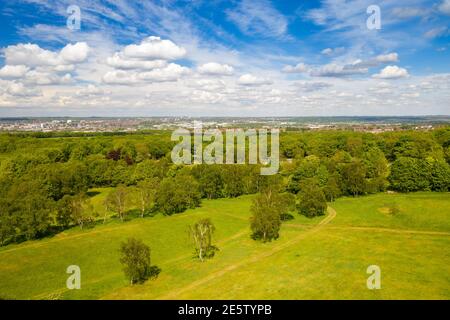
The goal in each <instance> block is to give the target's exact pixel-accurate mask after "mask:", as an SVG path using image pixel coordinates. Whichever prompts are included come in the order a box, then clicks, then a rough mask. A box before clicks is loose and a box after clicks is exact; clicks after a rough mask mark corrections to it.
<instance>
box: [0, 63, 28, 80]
mask: <svg viewBox="0 0 450 320" xmlns="http://www.w3.org/2000/svg"><path fill="white" fill-rule="evenodd" d="M29 69H30V68H28V67H27V66H24V65H12V66H11V65H6V66H4V67H3V68H1V69H0V78H4V79H15V78H22V77H23V76H24V75H25V74H26V73H27V71H28V70H29Z"/></svg>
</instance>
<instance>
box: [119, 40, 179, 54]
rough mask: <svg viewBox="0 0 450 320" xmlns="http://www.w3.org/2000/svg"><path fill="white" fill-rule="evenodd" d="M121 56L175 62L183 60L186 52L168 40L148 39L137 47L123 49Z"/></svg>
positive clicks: (131, 45) (134, 45) (129, 46)
mask: <svg viewBox="0 0 450 320" xmlns="http://www.w3.org/2000/svg"><path fill="white" fill-rule="evenodd" d="M123 54H124V55H125V56H126V57H128V58H137V59H148V60H176V59H180V58H183V57H184V56H185V54H186V50H185V49H184V48H182V47H179V46H177V45H176V44H175V43H173V42H172V41H170V40H162V39H161V38H160V37H154V36H151V37H148V38H145V39H144V40H142V42H141V43H140V44H138V45H136V44H130V45H128V46H126V47H125V48H124V49H123Z"/></svg>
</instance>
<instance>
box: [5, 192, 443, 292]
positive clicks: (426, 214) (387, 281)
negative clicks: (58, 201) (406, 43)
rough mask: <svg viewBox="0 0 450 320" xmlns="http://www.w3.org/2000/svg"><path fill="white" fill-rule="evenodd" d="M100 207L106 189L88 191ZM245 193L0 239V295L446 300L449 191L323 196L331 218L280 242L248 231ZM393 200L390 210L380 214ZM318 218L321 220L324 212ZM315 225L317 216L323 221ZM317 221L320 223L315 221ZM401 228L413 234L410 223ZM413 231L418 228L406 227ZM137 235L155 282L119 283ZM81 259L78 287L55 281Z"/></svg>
mask: <svg viewBox="0 0 450 320" xmlns="http://www.w3.org/2000/svg"><path fill="white" fill-rule="evenodd" d="M95 191H97V192H98V193H96V194H95V195H94V196H93V203H94V205H95V207H96V208H97V207H102V197H104V196H105V194H106V192H107V191H108V190H105V189H99V190H95ZM252 198H253V196H243V197H239V198H236V199H218V200H204V201H203V202H202V206H201V207H200V208H197V209H194V210H188V211H186V212H184V213H182V214H177V215H173V216H170V217H168V216H163V215H161V214H157V215H156V216H154V217H147V218H144V219H141V218H135V219H132V220H129V221H126V222H124V223H121V222H119V221H117V220H116V219H114V220H110V221H109V222H107V223H106V224H104V225H103V224H99V225H97V226H96V227H95V228H92V229H85V230H80V229H79V228H72V229H70V230H67V231H65V232H63V233H61V234H58V235H57V236H55V237H53V238H47V239H42V240H38V241H29V242H25V243H22V244H15V245H9V246H6V247H3V248H0V296H3V297H9V298H19V299H46V298H50V297H55V296H56V297H60V298H63V299H161V298H169V299H210V298H214V299H449V298H450V254H449V252H448V247H449V245H450V219H449V218H450V197H449V194H448V193H426V192H422V193H414V194H377V195H373V196H368V197H360V198H342V199H338V200H337V201H336V202H334V203H332V204H331V206H332V208H334V209H335V210H336V212H337V215H336V217H334V219H331V218H332V217H330V216H327V217H320V218H315V219H307V218H304V217H301V216H298V215H297V214H295V219H294V220H290V221H288V222H285V223H283V226H282V230H281V233H280V234H281V236H280V238H279V239H278V240H276V241H273V242H270V243H266V244H262V243H259V242H256V241H254V240H252V239H251V238H250V229H249V222H248V219H249V217H250V206H251V200H252ZM390 203H396V205H397V206H398V207H399V210H400V211H399V213H398V214H397V215H394V216H391V215H389V214H386V213H383V212H381V211H380V208H383V207H386V204H390ZM205 217H209V218H210V219H211V220H212V222H213V223H214V224H215V226H216V233H215V237H214V238H215V239H214V243H215V244H216V245H217V246H218V247H219V251H218V252H217V253H216V256H215V257H214V258H212V259H211V260H207V261H206V262H204V263H200V262H198V261H197V260H196V259H195V258H194V256H193V247H192V245H191V244H190V242H189V241H188V235H187V226H188V225H189V224H192V223H194V222H196V221H197V220H198V219H200V218H205ZM324 219H326V220H325V221H326V222H328V223H327V224H325V223H324V222H323V221H324ZM321 222H322V223H321ZM319 224H321V225H320V226H319ZM409 231H411V232H409ZM413 231H414V232H415V231H420V232H422V233H414V232H413ZM130 236H134V237H137V238H141V239H142V240H143V241H144V242H145V243H146V244H148V245H149V246H150V248H151V249H152V252H151V255H152V264H155V265H157V266H159V267H160V268H161V269H162V271H161V274H160V275H159V277H158V278H157V279H156V280H150V281H147V282H146V283H145V284H142V285H136V286H129V285H128V281H127V280H126V279H125V277H124V275H123V273H122V270H121V265H120V263H119V261H118V260H119V251H118V249H119V244H120V242H121V241H123V240H125V239H126V238H127V237H130ZM71 264H76V265H79V266H80V267H81V279H82V280H81V290H67V289H65V282H66V279H67V277H68V275H67V274H66V273H65V270H66V268H67V266H68V265H71ZM372 264H376V265H379V266H380V267H381V272H382V276H381V277H382V289H381V290H368V289H367V288H366V279H367V277H368V275H367V274H366V268H367V267H368V266H369V265H372Z"/></svg>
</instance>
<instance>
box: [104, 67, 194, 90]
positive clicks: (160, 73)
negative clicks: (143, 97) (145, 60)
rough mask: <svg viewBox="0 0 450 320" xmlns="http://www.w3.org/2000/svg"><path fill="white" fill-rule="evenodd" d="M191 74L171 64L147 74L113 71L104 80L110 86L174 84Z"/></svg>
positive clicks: (146, 72)
mask: <svg viewBox="0 0 450 320" xmlns="http://www.w3.org/2000/svg"><path fill="white" fill-rule="evenodd" d="M189 72H190V69H189V68H186V67H183V66H180V65H178V64H175V63H170V64H169V65H167V66H166V67H164V68H158V69H153V70H150V71H145V72H135V71H124V70H113V71H109V72H107V73H106V74H105V75H104V76H103V78H102V80H103V82H105V83H108V84H122V85H132V84H137V83H144V82H172V81H177V80H179V79H180V78H181V77H182V76H183V75H186V74H188V73H189Z"/></svg>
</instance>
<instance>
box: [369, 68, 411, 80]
mask: <svg viewBox="0 0 450 320" xmlns="http://www.w3.org/2000/svg"><path fill="white" fill-rule="evenodd" d="M408 76H409V74H408V70H406V69H404V68H400V67H397V66H387V67H385V68H384V69H383V70H381V72H380V73H378V74H374V75H373V77H374V78H378V79H399V78H405V77H408Z"/></svg>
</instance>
